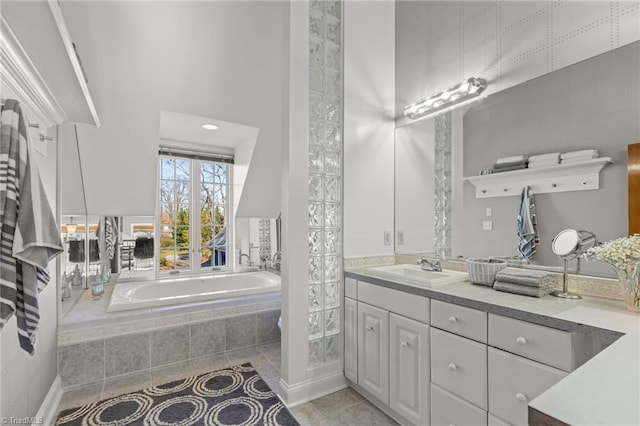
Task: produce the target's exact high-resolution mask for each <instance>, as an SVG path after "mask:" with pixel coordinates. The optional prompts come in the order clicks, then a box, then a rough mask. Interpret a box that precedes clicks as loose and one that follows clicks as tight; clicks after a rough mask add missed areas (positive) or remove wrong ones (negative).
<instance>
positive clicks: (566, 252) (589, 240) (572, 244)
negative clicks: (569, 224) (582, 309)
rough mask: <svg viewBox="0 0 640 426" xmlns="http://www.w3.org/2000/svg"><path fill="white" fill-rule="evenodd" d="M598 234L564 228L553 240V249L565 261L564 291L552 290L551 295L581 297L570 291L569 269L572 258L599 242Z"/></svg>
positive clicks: (564, 297)
mask: <svg viewBox="0 0 640 426" xmlns="http://www.w3.org/2000/svg"><path fill="white" fill-rule="evenodd" d="M597 242H598V241H597V239H596V236H595V234H594V233H593V232H591V231H586V230H580V231H576V230H575V229H564V230H562V231H560V233H558V235H556V237H555V238H554V239H553V241H552V242H551V250H553V252H554V253H555V254H556V255H558V256H559V257H560V258H561V259H562V260H563V261H564V270H563V274H562V291H558V290H555V291H552V292H551V295H552V296H555V297H562V298H563V299H581V298H582V297H581V296H580V295H579V294H576V293H571V292H569V285H568V282H567V270H568V263H569V261H570V260H573V259H576V258H577V257H578V256H580V255H581V254H582V253H584V252H585V251H586V250H587V249H589V248H590V247H593V246H595V245H596V244H597Z"/></svg>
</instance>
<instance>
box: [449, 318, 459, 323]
mask: <svg viewBox="0 0 640 426" xmlns="http://www.w3.org/2000/svg"><path fill="white" fill-rule="evenodd" d="M457 321H458V318H456V317H454V316H450V317H449V322H450V323H451V324H453V323H454V322H457Z"/></svg>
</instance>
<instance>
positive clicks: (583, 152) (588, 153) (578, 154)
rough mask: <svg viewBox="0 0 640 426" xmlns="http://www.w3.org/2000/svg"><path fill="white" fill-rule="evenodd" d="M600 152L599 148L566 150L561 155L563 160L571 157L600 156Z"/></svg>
mask: <svg viewBox="0 0 640 426" xmlns="http://www.w3.org/2000/svg"><path fill="white" fill-rule="evenodd" d="M599 156H600V153H599V152H598V150H597V149H583V150H580V151H569V152H565V153H564V154H562V155H561V156H560V158H561V159H562V160H565V159H569V158H598V157H599Z"/></svg>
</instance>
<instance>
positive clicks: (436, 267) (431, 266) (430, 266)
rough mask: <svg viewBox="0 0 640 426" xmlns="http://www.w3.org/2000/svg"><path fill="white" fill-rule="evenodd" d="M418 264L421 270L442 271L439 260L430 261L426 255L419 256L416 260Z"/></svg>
mask: <svg viewBox="0 0 640 426" xmlns="http://www.w3.org/2000/svg"><path fill="white" fill-rule="evenodd" d="M418 265H421V266H422V270H423V271H434V272H441V271H442V266H441V265H440V261H439V260H436V261H435V262H431V261H430V260H429V259H427V258H426V257H421V258H420V260H418Z"/></svg>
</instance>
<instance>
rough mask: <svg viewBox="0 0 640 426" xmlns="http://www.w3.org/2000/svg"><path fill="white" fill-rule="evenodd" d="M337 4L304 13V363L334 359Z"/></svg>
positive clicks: (338, 252)
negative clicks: (306, 335) (306, 286)
mask: <svg viewBox="0 0 640 426" xmlns="http://www.w3.org/2000/svg"><path fill="white" fill-rule="evenodd" d="M341 18H342V3H341V2H340V1H322V0H311V2H310V11H309V132H310V134H309V299H308V301H309V365H311V366H313V365H317V364H321V363H323V362H328V361H332V360H336V359H339V358H340V352H341V343H340V342H341V339H340V303H341V300H340V295H341V291H340V287H341V282H342V273H341V270H342V257H341V256H342V235H341V230H340V224H341V220H342V203H341V201H342V196H341V190H342V98H343V96H342V19H341Z"/></svg>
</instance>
